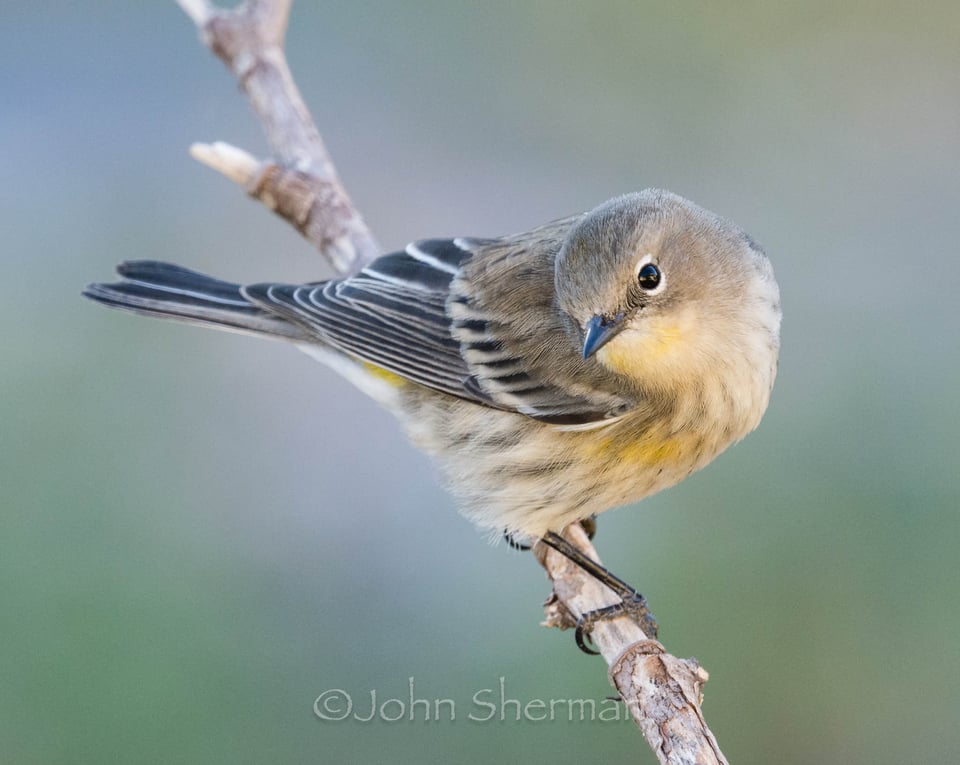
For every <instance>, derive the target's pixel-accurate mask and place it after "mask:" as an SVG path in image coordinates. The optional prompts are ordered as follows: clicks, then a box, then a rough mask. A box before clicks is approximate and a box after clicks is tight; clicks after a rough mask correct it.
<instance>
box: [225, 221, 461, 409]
mask: <svg viewBox="0 0 960 765" xmlns="http://www.w3.org/2000/svg"><path fill="white" fill-rule="evenodd" d="M421 248H423V249H421ZM469 256H470V251H469V250H467V249H464V248H460V247H457V246H456V245H454V244H453V242H448V241H446V240H433V241H427V242H421V243H418V244H416V245H410V246H409V247H408V248H407V249H406V251H404V252H398V253H393V254H391V255H385V256H383V257H381V258H378V259H377V260H375V261H374V262H373V263H371V264H370V265H369V266H368V267H367V268H365V269H364V270H363V271H361V272H360V273H359V274H357V275H356V276H352V277H350V278H348V279H344V280H339V281H330V282H326V283H322V284H313V285H302V286H295V285H281V284H254V285H251V286H249V287H245V288H244V290H243V292H244V295H246V296H247V297H248V298H249V299H250V300H251V301H253V302H254V303H256V304H257V305H259V306H261V307H262V308H263V309H265V310H267V311H270V312H273V313H277V314H279V315H281V316H283V317H284V318H286V319H287V320H289V321H291V322H293V323H295V324H298V325H300V326H302V327H304V328H305V329H306V330H307V331H309V332H310V333H311V334H314V335H316V336H317V337H318V338H319V339H321V340H322V341H323V342H325V343H327V344H329V345H331V346H333V347H334V348H337V349H339V350H341V351H344V352H345V353H348V354H350V355H351V356H355V357H357V358H359V359H361V360H364V361H368V362H370V363H372V364H375V365H377V366H379V367H382V368H383V369H386V370H388V371H390V372H393V373H395V374H398V375H400V376H402V377H405V378H407V379H409V380H412V381H413V382H416V383H419V384H421V385H425V386H427V387H429V388H433V389H434V390H439V391H442V392H444V393H449V394H450V395H453V396H459V397H461V398H469V399H473V398H474V397H473V396H472V395H471V394H470V393H469V391H467V390H466V389H465V388H464V385H463V382H464V380H465V379H466V378H467V377H469V376H470V371H469V369H468V368H467V365H466V362H465V361H464V359H463V356H462V355H461V354H460V343H459V342H457V340H455V339H454V338H453V337H452V336H451V334H450V319H449V317H448V316H447V314H446V300H447V295H448V293H449V289H450V281H451V279H452V278H453V275H454V274H455V273H456V272H457V270H458V269H459V267H460V264H461V263H462V261H463V260H464V259H466V258H468V257H469Z"/></svg>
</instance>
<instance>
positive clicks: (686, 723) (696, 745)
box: [534, 524, 727, 765]
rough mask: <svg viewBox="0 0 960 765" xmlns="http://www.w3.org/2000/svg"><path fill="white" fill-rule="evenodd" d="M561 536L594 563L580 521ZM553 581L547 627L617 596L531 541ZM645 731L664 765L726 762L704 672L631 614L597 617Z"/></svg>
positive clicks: (622, 688)
mask: <svg viewBox="0 0 960 765" xmlns="http://www.w3.org/2000/svg"><path fill="white" fill-rule="evenodd" d="M563 536H564V537H565V538H566V539H567V540H568V541H569V542H571V543H572V544H575V545H576V546H577V547H579V548H580V549H581V550H583V552H585V553H586V554H587V555H588V556H589V557H591V558H593V559H594V560H595V561H597V562H598V563H599V562H601V561H600V556H599V555H597V551H596V549H595V548H594V546H593V544H592V543H591V542H590V539H589V538H588V537H587V534H586V532H585V531H584V530H583V528H582V527H581V526H580V525H579V524H573V525H572V526H569V527H567V528H566V529H565V530H564V532H563ZM534 552H535V553H536V555H537V559H538V560H539V561H540V563H541V564H542V565H543V567H544V568H545V569H546V570H547V575H548V576H549V577H550V580H551V581H552V582H553V593H552V594H551V596H550V598H549V599H548V600H547V603H546V605H545V610H546V620H545V622H544V624H545V625H546V626H548V627H559V628H560V629H565V628H569V627H573V626H575V625H576V623H577V619H579V618H580V617H581V616H582V615H583V614H585V613H588V612H589V611H594V610H596V609H598V608H602V607H603V606H607V605H610V604H612V603H616V602H617V601H618V597H617V596H616V595H615V594H614V593H613V592H611V591H610V590H609V589H607V588H606V587H604V586H603V585H602V584H600V583H599V582H598V581H597V580H596V579H594V578H593V577H592V576H590V575H589V574H587V573H586V572H585V571H584V570H583V569H581V568H580V567H579V566H577V565H576V564H575V563H572V562H571V561H569V560H568V559H567V558H565V557H564V556H562V555H561V554H560V553H558V552H556V551H555V550H553V549H551V548H549V547H547V546H546V545H544V544H538V545H537V546H536V547H535V548H534ZM591 638H592V640H593V643H594V644H595V645H596V646H597V648H598V649H599V650H600V653H601V655H602V656H603V658H604V661H606V662H607V665H608V666H609V668H610V670H609V677H610V682H611V683H612V684H613V686H614V688H616V689H617V691H618V692H619V693H620V698H621V699H622V700H623V702H624V703H625V704H626V705H627V708H628V709H629V710H630V713H631V714H632V715H633V719H634V720H635V721H636V723H637V725H638V727H639V728H640V730H641V731H642V732H643V736H644V738H645V739H646V740H647V743H648V744H649V745H650V747H651V748H652V749H653V751H654V753H655V754H656V755H657V758H658V759H659V760H660V762H661V763H664V764H665V765H666V764H667V763H669V765H681V764H682V765H687V764H688V763H690V764H692V763H697V764H698V765H713V764H714V763H716V764H717V765H723V764H725V763H727V760H726V759H725V758H724V756H723V753H722V752H721V751H720V747H719V746H718V745H717V740H716V738H714V736H713V733H712V732H711V731H710V729H709V728H708V727H707V723H706V721H705V720H704V719H703V714H702V712H701V710H700V703H701V701H702V690H703V685H704V683H706V682H707V679H708V678H709V675H708V674H707V672H706V670H704V669H703V668H702V667H701V666H700V665H699V664H698V663H697V661H696V660H695V659H678V658H676V657H675V656H672V655H670V654H668V653H667V652H666V649H665V648H664V647H663V645H661V644H660V643H659V642H657V641H656V640H651V639H650V638H649V637H647V635H645V634H644V633H643V630H641V629H640V627H639V626H637V625H636V624H635V623H634V622H633V621H632V620H631V618H630V617H629V616H622V617H619V618H617V619H610V620H608V621H601V622H598V623H597V624H596V625H595V626H594V629H593V633H592V635H591Z"/></svg>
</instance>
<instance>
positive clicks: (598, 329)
mask: <svg viewBox="0 0 960 765" xmlns="http://www.w3.org/2000/svg"><path fill="white" fill-rule="evenodd" d="M624 326H625V323H624V321H623V314H622V313H618V314H617V315H616V316H613V317H606V316H594V317H593V318H592V319H590V321H589V322H587V326H586V331H585V332H584V337H583V358H585V359H588V358H590V357H591V356H592V355H593V354H595V353H596V352H597V351H599V350H600V349H601V348H602V347H603V346H605V345H606V344H607V343H609V342H610V341H611V340H613V338H614V337H616V336H617V334H618V333H619V332H620V330H621V329H623V327H624Z"/></svg>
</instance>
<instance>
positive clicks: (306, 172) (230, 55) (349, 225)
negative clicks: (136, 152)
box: [177, 0, 380, 275]
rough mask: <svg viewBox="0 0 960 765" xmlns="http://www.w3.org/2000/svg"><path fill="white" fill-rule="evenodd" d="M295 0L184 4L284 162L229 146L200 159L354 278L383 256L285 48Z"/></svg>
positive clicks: (204, 151)
mask: <svg viewBox="0 0 960 765" xmlns="http://www.w3.org/2000/svg"><path fill="white" fill-rule="evenodd" d="M291 1H292V0H250V1H249V2H245V3H243V4H241V5H239V6H237V7H236V8H233V9H228V10H224V9H219V8H216V7H215V6H213V5H212V4H210V3H209V2H207V0H177V2H178V3H179V4H180V7H181V8H183V10H184V11H185V12H186V13H187V15H189V16H190V18H191V19H193V21H194V23H195V24H196V25H197V28H198V29H199V31H200V36H201V39H202V40H203V41H204V43H205V44H206V45H207V47H209V48H210V50H212V51H213V52H214V53H215V54H216V55H217V56H218V57H219V58H220V60H221V61H223V62H224V64H226V65H227V68H228V69H229V70H230V71H231V72H232V73H233V75H234V76H235V77H236V78H237V81H238V82H239V84H240V87H241V88H242V89H243V91H244V92H245V93H246V94H247V98H248V99H249V101H250V105H251V106H252V107H253V111H254V113H255V114H256V116H257V119H258V120H259V122H260V124H261V126H262V127H263V130H264V132H265V133H266V136H267V141H268V142H269V144H270V149H271V151H272V152H273V155H274V157H275V158H276V160H277V161H276V162H257V161H256V160H253V158H252V157H250V155H248V154H246V153H245V152H241V151H240V150H237V149H234V148H233V147H231V146H229V145H227V144H214V145H213V146H206V145H202V144H201V145H198V146H195V147H194V149H193V156H194V157H196V158H197V159H199V160H200V161H201V162H205V163H206V164H209V165H210V166H212V167H213V168H214V169H217V170H219V171H220V172H222V173H224V174H225V175H227V176H228V177H229V178H231V179H232V180H235V181H236V182H239V183H241V184H242V185H243V186H244V187H245V188H246V190H247V192H248V193H249V194H250V195H251V196H253V197H255V198H257V199H259V200H260V201H261V202H263V203H264V204H265V205H266V206H267V207H269V208H270V209H271V210H273V211H274V212H276V213H277V214H278V215H280V216H281V217H283V218H285V219H286V220H288V221H289V222H290V223H292V224H293V225H294V226H295V227H296V228H297V230H298V231H300V233H301V234H303V236H304V237H305V238H306V239H307V240H308V241H310V242H311V243H312V244H314V245H315V246H316V247H317V248H318V249H319V250H320V252H321V253H322V254H323V255H324V256H325V257H326V258H327V259H328V260H329V261H330V263H331V265H332V266H333V267H334V269H335V270H336V271H337V273H338V274H342V275H343V274H350V273H354V272H356V271H358V270H359V269H360V268H362V267H363V266H364V265H366V264H367V263H369V262H370V261H371V260H373V259H374V258H376V257H377V255H379V253H380V250H379V247H378V245H377V243H376V240H375V239H374V238H373V235H372V234H371V233H370V230H369V229H368V228H367V226H366V224H365V223H364V221H363V218H362V217H361V216H360V213H359V212H358V211H357V209H356V208H355V207H354V205H353V202H352V201H351V200H350V197H349V196H348V195H347V192H346V190H345V189H344V188H343V184H342V183H341V182H340V178H339V176H338V175H337V171H336V168H335V167H334V165H333V162H332V161H331V159H330V155H329V154H328V153H327V148H326V146H325V145H324V143H323V140H322V139H321V137H320V132H319V131H318V130H317V128H316V125H315V124H314V122H313V119H312V118H311V116H310V112H309V111H308V110H307V107H306V104H304V102H303V98H302V97H301V96H300V91H299V90H298V89H297V86H296V84H295V83H294V81H293V76H292V75H291V73H290V68H289V66H288V65H287V59H286V56H285V54H284V50H283V44H284V36H285V34H286V29H287V20H288V18H289V16H290V5H291Z"/></svg>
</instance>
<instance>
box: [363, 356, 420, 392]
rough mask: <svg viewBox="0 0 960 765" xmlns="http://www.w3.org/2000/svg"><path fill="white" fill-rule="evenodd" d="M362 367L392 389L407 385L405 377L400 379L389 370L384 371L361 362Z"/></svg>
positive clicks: (366, 362)
mask: <svg viewBox="0 0 960 765" xmlns="http://www.w3.org/2000/svg"><path fill="white" fill-rule="evenodd" d="M361 364H362V365H363V369H364V371H366V372H367V374H369V375H371V376H372V377H376V378H377V379H378V380H383V381H384V382H385V383H387V384H388V385H392V386H393V387H394V388H402V387H403V386H404V385H406V384H407V383H409V382H410V381H409V380H407V378H405V377H401V376H400V375H398V374H397V373H396V372H391V371H390V370H389V369H384V368H383V367H378V366H377V365H376V364H372V363H370V362H369V361H363V362H361Z"/></svg>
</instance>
